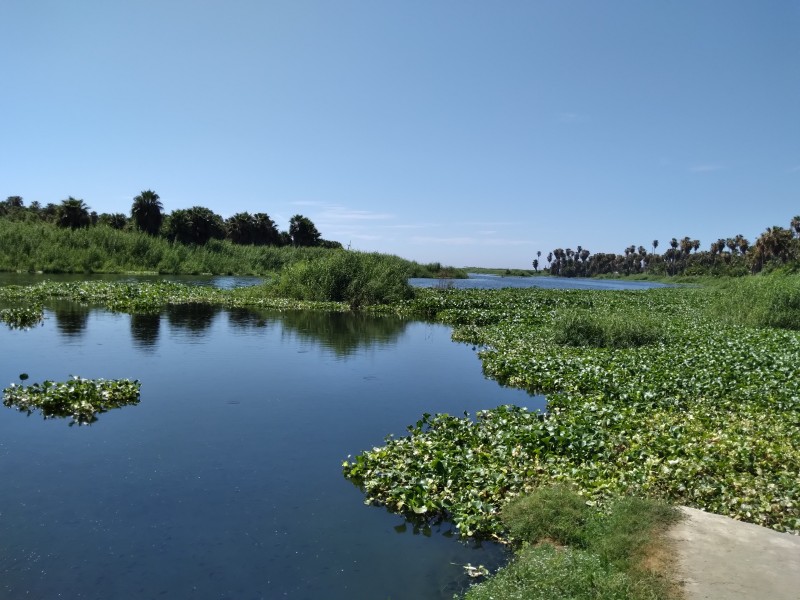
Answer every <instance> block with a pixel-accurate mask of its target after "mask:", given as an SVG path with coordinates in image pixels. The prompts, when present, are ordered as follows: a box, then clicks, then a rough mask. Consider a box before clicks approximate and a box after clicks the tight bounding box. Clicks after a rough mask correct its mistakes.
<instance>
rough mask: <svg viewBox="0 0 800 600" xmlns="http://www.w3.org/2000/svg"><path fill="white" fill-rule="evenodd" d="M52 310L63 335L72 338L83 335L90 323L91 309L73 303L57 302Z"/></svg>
mask: <svg viewBox="0 0 800 600" xmlns="http://www.w3.org/2000/svg"><path fill="white" fill-rule="evenodd" d="M51 308H52V310H53V313H54V314H55V317H56V327H58V331H59V332H61V334H62V335H64V336H66V337H72V338H77V337H80V336H81V335H83V332H84V331H85V329H86V324H87V323H88V321H89V312H90V309H89V308H87V307H86V306H81V305H79V304H73V303H72V302H56V303H54V304H52V305H51Z"/></svg>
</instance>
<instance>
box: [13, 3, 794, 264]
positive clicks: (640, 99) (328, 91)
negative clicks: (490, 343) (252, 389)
mask: <svg viewBox="0 0 800 600" xmlns="http://www.w3.org/2000/svg"><path fill="white" fill-rule="evenodd" d="M0 44H2V47H1V48H0V73H2V81H3V91H2V94H0V136H1V137H0V139H1V140H2V143H0V196H2V197H5V196H8V195H20V196H23V198H24V199H25V201H26V203H29V202H31V201H33V200H38V201H39V202H41V203H42V204H45V203H47V202H59V201H60V200H63V199H64V198H66V197H67V196H74V197H77V198H82V199H83V200H84V201H85V202H86V203H87V204H88V205H89V206H90V207H91V208H92V209H93V210H96V211H97V212H128V211H129V210H130V204H131V200H132V198H133V196H135V195H136V194H138V193H139V192H140V191H142V190H144V189H153V190H155V191H156V192H157V193H158V194H159V195H160V196H161V200H162V202H163V204H164V208H165V210H166V211H171V210H173V209H176V208H188V207H190V206H194V205H200V206H206V207H209V208H211V209H213V210H214V211H216V212H217V213H219V214H221V215H222V216H224V217H228V216H230V215H232V214H233V213H235V212H240V211H249V212H266V213H268V214H269V215H270V216H271V217H272V218H273V219H274V220H275V221H276V222H278V224H279V226H280V227H281V228H283V229H285V228H286V227H287V226H288V221H289V218H290V217H291V216H292V215H294V214H296V213H301V214H303V215H305V216H307V217H309V218H310V219H311V220H312V221H314V223H315V224H316V225H317V227H318V228H319V230H320V231H321V232H322V234H323V236H324V237H325V238H327V239H335V240H338V241H341V242H342V243H343V244H345V245H347V244H348V243H349V244H351V245H352V247H353V248H356V249H360V250H376V251H381V252H391V253H394V254H399V255H401V256H404V257H407V258H412V259H416V260H421V261H432V260H440V261H442V262H444V263H447V264H454V265H457V266H499V267H528V266H529V265H530V262H531V260H532V259H533V258H534V257H535V253H536V251H537V250H541V251H542V253H543V255H546V254H547V253H548V252H549V251H550V250H552V249H553V248H556V247H562V248H566V247H572V248H575V247H576V246H577V245H579V244H580V245H582V246H583V247H584V248H588V249H589V250H591V251H592V252H612V251H614V252H621V251H622V250H623V249H624V248H625V247H626V246H628V245H630V244H635V245H637V246H638V245H640V244H641V245H644V246H646V247H650V244H651V242H652V240H653V239H658V240H660V241H661V246H662V247H665V246H666V245H667V241H668V240H669V238H671V237H673V236H675V237H679V238H680V237H683V236H684V235H688V236H690V237H692V238H697V239H700V241H701V242H702V245H703V247H704V248H708V245H709V244H710V242H711V241H713V240H716V239H717V238H718V237H729V236H734V235H736V234H738V233H741V234H743V235H745V237H748V238H749V239H750V240H751V241H752V240H754V239H755V238H756V237H757V236H758V235H759V234H760V233H761V232H762V231H763V230H764V229H765V228H766V227H767V226H771V225H782V226H788V223H789V220H790V219H791V218H792V216H794V215H796V214H798V213H800V193H798V192H800V4H799V3H797V2H794V1H780V0H775V1H771V2H766V3H760V2H739V1H734V0H725V1H719V2H707V1H703V0H699V1H692V2H689V1H686V2H656V1H653V2H642V1H632V2H624V1H615V2H596V1H586V2H570V1H541V2H537V1H533V0H529V1H525V2H513V1H504V2H488V1H486V2H472V1H463V0H462V1H457V2H456V1H438V2H437V1H432V0H425V1H416V0H403V1H402V2H400V1H393V2H390V1H388V0H370V1H367V0H363V1H345V0H337V1H333V0H326V1H321V0H320V1H305V0H291V1H281V2H274V1H266V0H263V1H262V0H253V1H244V0H240V1H236V0H233V1H228V2H222V1H217V2H210V1H205V0H191V1H187V0H158V1H149V0H137V1H130V2H126V1H115V2H108V1H105V0H100V1H88V0H71V1H65V0H56V1H44V0H1V1H0Z"/></svg>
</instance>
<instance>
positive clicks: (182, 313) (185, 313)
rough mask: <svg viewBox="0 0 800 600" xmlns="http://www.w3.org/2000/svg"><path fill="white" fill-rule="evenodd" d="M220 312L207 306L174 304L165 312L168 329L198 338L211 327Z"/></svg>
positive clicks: (215, 307)
mask: <svg viewBox="0 0 800 600" xmlns="http://www.w3.org/2000/svg"><path fill="white" fill-rule="evenodd" d="M220 310H221V309H220V308H219V307H218V306H211V305H209V304H174V305H170V306H168V307H167V308H166V311H165V312H166V314H167V321H168V322H169V324H170V327H172V328H173V329H177V330H181V331H187V332H189V333H190V334H191V335H193V336H200V335H203V334H204V333H205V332H206V330H207V329H208V328H209V327H210V326H211V323H212V321H213V320H214V317H215V316H217V313H219V312H220Z"/></svg>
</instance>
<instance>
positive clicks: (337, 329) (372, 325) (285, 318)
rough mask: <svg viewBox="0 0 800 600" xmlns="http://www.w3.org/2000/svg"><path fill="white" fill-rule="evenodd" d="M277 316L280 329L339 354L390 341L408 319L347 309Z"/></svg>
mask: <svg viewBox="0 0 800 600" xmlns="http://www.w3.org/2000/svg"><path fill="white" fill-rule="evenodd" d="M280 319H281V324H282V325H283V330H284V333H286V334H290V335H293V336H296V337H297V338H299V339H301V340H307V341H312V342H315V343H319V344H320V345H321V346H322V347H323V348H325V349H326V350H330V351H332V352H333V353H334V354H335V355H336V356H339V357H346V356H349V355H351V354H353V353H354V352H356V351H357V350H359V349H362V348H366V347H373V346H384V345H388V344H391V343H392V342H394V341H395V340H396V339H397V338H398V336H400V335H401V334H402V333H403V331H405V328H406V325H407V323H408V322H407V321H405V320H403V319H400V318H398V317H394V316H382V317H375V316H371V315H363V314H360V313H351V312H346V313H324V312H313V311H295V312H286V313H280Z"/></svg>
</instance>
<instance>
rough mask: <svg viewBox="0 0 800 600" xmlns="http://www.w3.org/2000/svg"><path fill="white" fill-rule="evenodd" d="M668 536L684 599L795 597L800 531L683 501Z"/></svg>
mask: <svg viewBox="0 0 800 600" xmlns="http://www.w3.org/2000/svg"><path fill="white" fill-rule="evenodd" d="M681 511H683V513H684V514H685V515H686V518H685V519H684V520H683V521H681V522H680V523H679V524H678V525H676V526H675V527H673V528H672V529H671V530H670V532H669V534H668V536H669V537H670V538H671V539H672V540H673V541H674V543H675V544H674V545H675V551H676V554H677V565H676V566H677V573H676V579H677V580H678V582H679V583H681V587H682V588H683V590H684V593H685V595H686V599H687V600H701V599H702V600H745V599H747V600H762V599H763V600H800V536H794V535H789V534H786V533H778V532H776V531H772V530H770V529H766V528H764V527H759V526H758V525H752V524H750V523H742V522H741V521H735V520H733V519H729V518H728V517H723V516H720V515H714V514H710V513H705V512H703V511H701V510H696V509H694V508H685V507H682V508H681Z"/></svg>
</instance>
